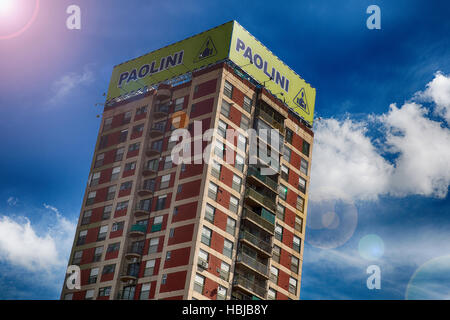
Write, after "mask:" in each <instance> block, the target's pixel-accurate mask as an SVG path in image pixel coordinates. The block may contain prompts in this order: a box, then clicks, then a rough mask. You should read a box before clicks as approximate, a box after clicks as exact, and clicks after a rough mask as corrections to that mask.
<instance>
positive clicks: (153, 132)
mask: <svg viewBox="0 0 450 320" xmlns="http://www.w3.org/2000/svg"><path fill="white" fill-rule="evenodd" d="M164 131H165V125H154V126H153V127H151V129H150V138H159V137H162V136H163V135H164Z"/></svg>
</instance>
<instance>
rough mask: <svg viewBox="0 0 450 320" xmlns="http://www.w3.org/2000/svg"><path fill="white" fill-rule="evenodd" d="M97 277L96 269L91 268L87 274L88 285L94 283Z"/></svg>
mask: <svg viewBox="0 0 450 320" xmlns="http://www.w3.org/2000/svg"><path fill="white" fill-rule="evenodd" d="M97 277H98V268H92V269H91V272H90V273H89V279H88V284H92V283H96V282H97Z"/></svg>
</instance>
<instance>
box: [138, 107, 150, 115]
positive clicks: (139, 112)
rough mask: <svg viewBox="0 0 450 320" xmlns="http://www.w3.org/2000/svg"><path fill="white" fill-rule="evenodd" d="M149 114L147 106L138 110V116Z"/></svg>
mask: <svg viewBox="0 0 450 320" xmlns="http://www.w3.org/2000/svg"><path fill="white" fill-rule="evenodd" d="M144 113H147V106H142V107H139V108H137V109H136V116H139V115H141V114H144Z"/></svg>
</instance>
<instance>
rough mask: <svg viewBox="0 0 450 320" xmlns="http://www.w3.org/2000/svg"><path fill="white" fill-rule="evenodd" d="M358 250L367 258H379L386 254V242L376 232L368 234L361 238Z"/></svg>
mask: <svg viewBox="0 0 450 320" xmlns="http://www.w3.org/2000/svg"><path fill="white" fill-rule="evenodd" d="M358 252H359V255H360V256H361V257H362V258H364V259H366V260H377V259H379V258H381V257H382V256H383V254H384V242H383V240H382V239H381V238H380V237H379V236H377V235H376V234H368V235H366V236H364V237H362V238H361V240H359V244H358Z"/></svg>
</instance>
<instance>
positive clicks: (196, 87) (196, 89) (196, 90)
mask: <svg viewBox="0 0 450 320" xmlns="http://www.w3.org/2000/svg"><path fill="white" fill-rule="evenodd" d="M198 87H199V85H196V86H195V87H194V93H197V92H198Z"/></svg>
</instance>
